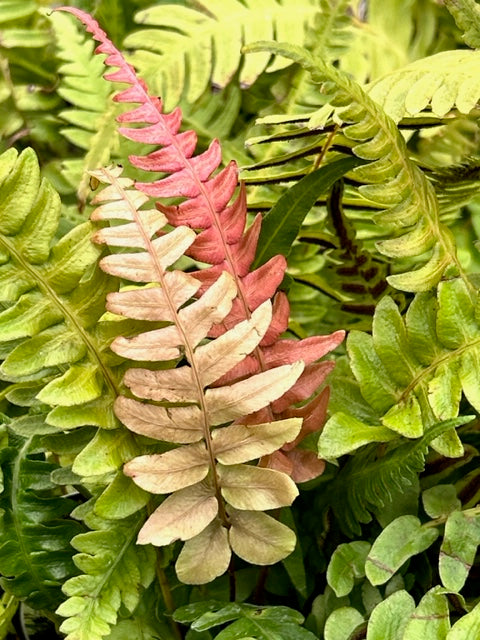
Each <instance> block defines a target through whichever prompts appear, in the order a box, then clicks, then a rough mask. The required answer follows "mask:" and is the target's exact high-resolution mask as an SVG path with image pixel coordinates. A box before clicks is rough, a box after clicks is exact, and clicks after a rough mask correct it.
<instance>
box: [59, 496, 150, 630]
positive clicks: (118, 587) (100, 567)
mask: <svg viewBox="0 0 480 640" xmlns="http://www.w3.org/2000/svg"><path fill="white" fill-rule="evenodd" d="M72 515H73V516H74V517H76V518H79V519H81V520H83V521H84V522H85V524H86V525H87V526H88V527H89V529H90V531H88V532H87V533H81V534H79V535H77V536H75V537H74V538H73V539H72V545H73V547H74V548H75V549H76V550H77V551H79V552H80V553H78V554H77V555H75V556H74V558H73V559H74V562H75V564H76V565H77V567H78V569H80V571H82V572H83V573H82V575H79V576H75V577H72V578H70V579H69V580H68V581H67V582H65V584H64V586H63V591H64V593H65V594H66V595H67V596H68V598H67V600H65V601H64V602H63V603H62V604H61V605H60V607H59V608H58V609H57V613H58V614H59V615H61V616H64V617H67V618H68V619H67V620H65V621H64V622H63V623H62V625H61V627H60V630H61V631H62V632H63V633H65V634H66V638H67V639H68V640H100V639H101V638H103V637H104V636H106V635H107V634H109V632H110V628H111V627H112V626H114V625H115V623H116V621H117V616H118V613H119V611H120V609H121V608H122V609H124V610H125V609H126V610H127V611H128V612H129V613H133V612H134V611H135V609H136V608H137V605H138V603H139V601H140V598H141V594H142V592H143V590H144V589H146V588H147V587H148V586H149V584H150V583H151V582H152V580H153V578H154V575H155V570H154V563H155V555H154V551H153V549H152V548H151V547H141V546H137V545H136V544H135V538H136V536H137V533H138V530H139V528H140V524H141V522H142V521H143V518H144V516H143V514H142V513H141V512H140V513H138V514H136V515H135V516H132V517H130V518H126V519H124V520H122V521H111V520H105V519H103V518H99V517H98V516H96V515H95V513H94V511H93V504H92V501H89V502H87V503H85V504H84V505H82V506H80V507H77V509H76V510H75V512H74V513H73V514H72ZM106 567H108V570H107V571H106Z"/></svg>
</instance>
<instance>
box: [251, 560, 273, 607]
mask: <svg viewBox="0 0 480 640" xmlns="http://www.w3.org/2000/svg"><path fill="white" fill-rule="evenodd" d="M269 569H270V567H269V566H268V565H266V566H264V567H262V568H261V570H260V574H259V576H258V580H257V584H256V586H255V591H254V594H253V602H254V603H255V604H263V602H264V598H263V592H264V590H265V583H266V581H267V576H268V570H269Z"/></svg>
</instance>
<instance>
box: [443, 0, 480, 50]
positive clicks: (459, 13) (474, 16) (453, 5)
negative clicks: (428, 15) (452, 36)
mask: <svg viewBox="0 0 480 640" xmlns="http://www.w3.org/2000/svg"><path fill="white" fill-rule="evenodd" d="M445 6H446V7H447V9H448V10H449V11H450V13H451V14H452V16H453V17H454V18H455V22H456V23H457V25H458V26H459V28H460V29H462V30H463V31H465V33H464V35H463V39H464V40H465V42H466V43H467V44H468V46H469V47H472V49H477V48H478V46H479V44H480V38H479V34H480V10H479V8H478V5H477V4H476V2H474V0H446V2H445Z"/></svg>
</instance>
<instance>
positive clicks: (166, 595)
mask: <svg viewBox="0 0 480 640" xmlns="http://www.w3.org/2000/svg"><path fill="white" fill-rule="evenodd" d="M156 553H157V561H156V563H155V572H156V574H157V580H158V584H159V585H160V591H161V592H162V597H163V601H164V603H165V609H166V611H167V613H168V614H169V616H168V619H169V624H170V626H171V628H172V631H173V635H174V636H175V638H177V640H183V634H182V632H181V630H180V627H179V626H178V623H177V622H176V621H175V620H174V619H173V617H172V614H173V612H174V611H175V608H176V607H175V603H174V601H173V596H172V591H171V589H170V584H169V582H168V579H167V574H166V573H165V570H164V569H163V567H161V566H160V549H156Z"/></svg>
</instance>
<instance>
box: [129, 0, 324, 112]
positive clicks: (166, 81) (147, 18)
mask: <svg viewBox="0 0 480 640" xmlns="http://www.w3.org/2000/svg"><path fill="white" fill-rule="evenodd" d="M317 4H318V3H317V2H315V1H314V0H305V2H302V3H298V2H296V1H295V0H284V2H282V3H281V4H280V3H278V2H276V1H275V0H262V2H259V1H258V0H248V1H245V2H240V0H208V2H206V1H203V2H195V3H188V6H187V5H186V4H183V3H182V4H179V3H175V4H174V3H171V4H170V3H167V4H162V5H161V6H152V7H150V8H149V9H144V10H143V11H140V12H139V13H137V15H136V17H135V19H136V21H137V22H138V23H139V24H141V25H143V26H144V27H147V28H142V29H141V30H139V31H137V32H135V33H132V34H130V35H128V36H127V37H126V39H125V41H124V46H125V47H127V48H131V49H133V50H134V53H133V54H132V56H131V58H130V62H132V64H134V66H135V67H136V68H137V69H138V70H139V72H140V74H141V75H142V76H143V77H144V78H145V79H147V82H148V85H149V86H150V88H151V90H152V91H153V93H155V94H157V95H161V96H164V98H165V101H166V108H167V110H169V109H171V108H173V107H174V106H176V105H177V104H178V102H179V101H180V98H181V96H182V95H183V94H184V93H185V97H186V100H187V101H188V102H195V101H196V100H197V99H198V98H199V97H200V96H201V95H202V94H203V92H204V91H205V89H206V88H207V86H208V85H209V84H210V83H213V84H214V85H216V86H219V87H224V86H226V85H227V84H228V83H229V82H230V80H231V79H232V78H233V76H234V75H235V73H236V72H237V70H238V69H239V68H240V65H241V63H242V56H241V48H242V45H243V44H246V43H251V42H255V41H256V40H259V39H260V38H270V39H271V38H274V37H276V38H277V39H279V40H282V39H286V38H288V40H289V41H290V42H293V43H296V44H303V43H304V42H305V38H306V28H307V25H309V24H312V23H313V19H314V16H315V15H316V14H317V13H318V6H317ZM269 61H270V56H269V55H268V54H265V53H260V54H258V55H256V56H250V57H248V58H247V59H246V60H243V64H242V66H241V69H240V75H239V81H240V83H241V84H242V85H243V86H249V85H251V84H252V83H253V82H254V81H255V80H256V79H257V78H258V76H259V75H260V74H261V73H262V72H263V71H264V70H265V69H266V68H267V67H268V71H275V70H278V69H281V68H283V67H284V66H286V65H288V64H289V63H288V62H287V61H285V60H280V59H279V60H275V61H274V62H273V63H272V64H269Z"/></svg>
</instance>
